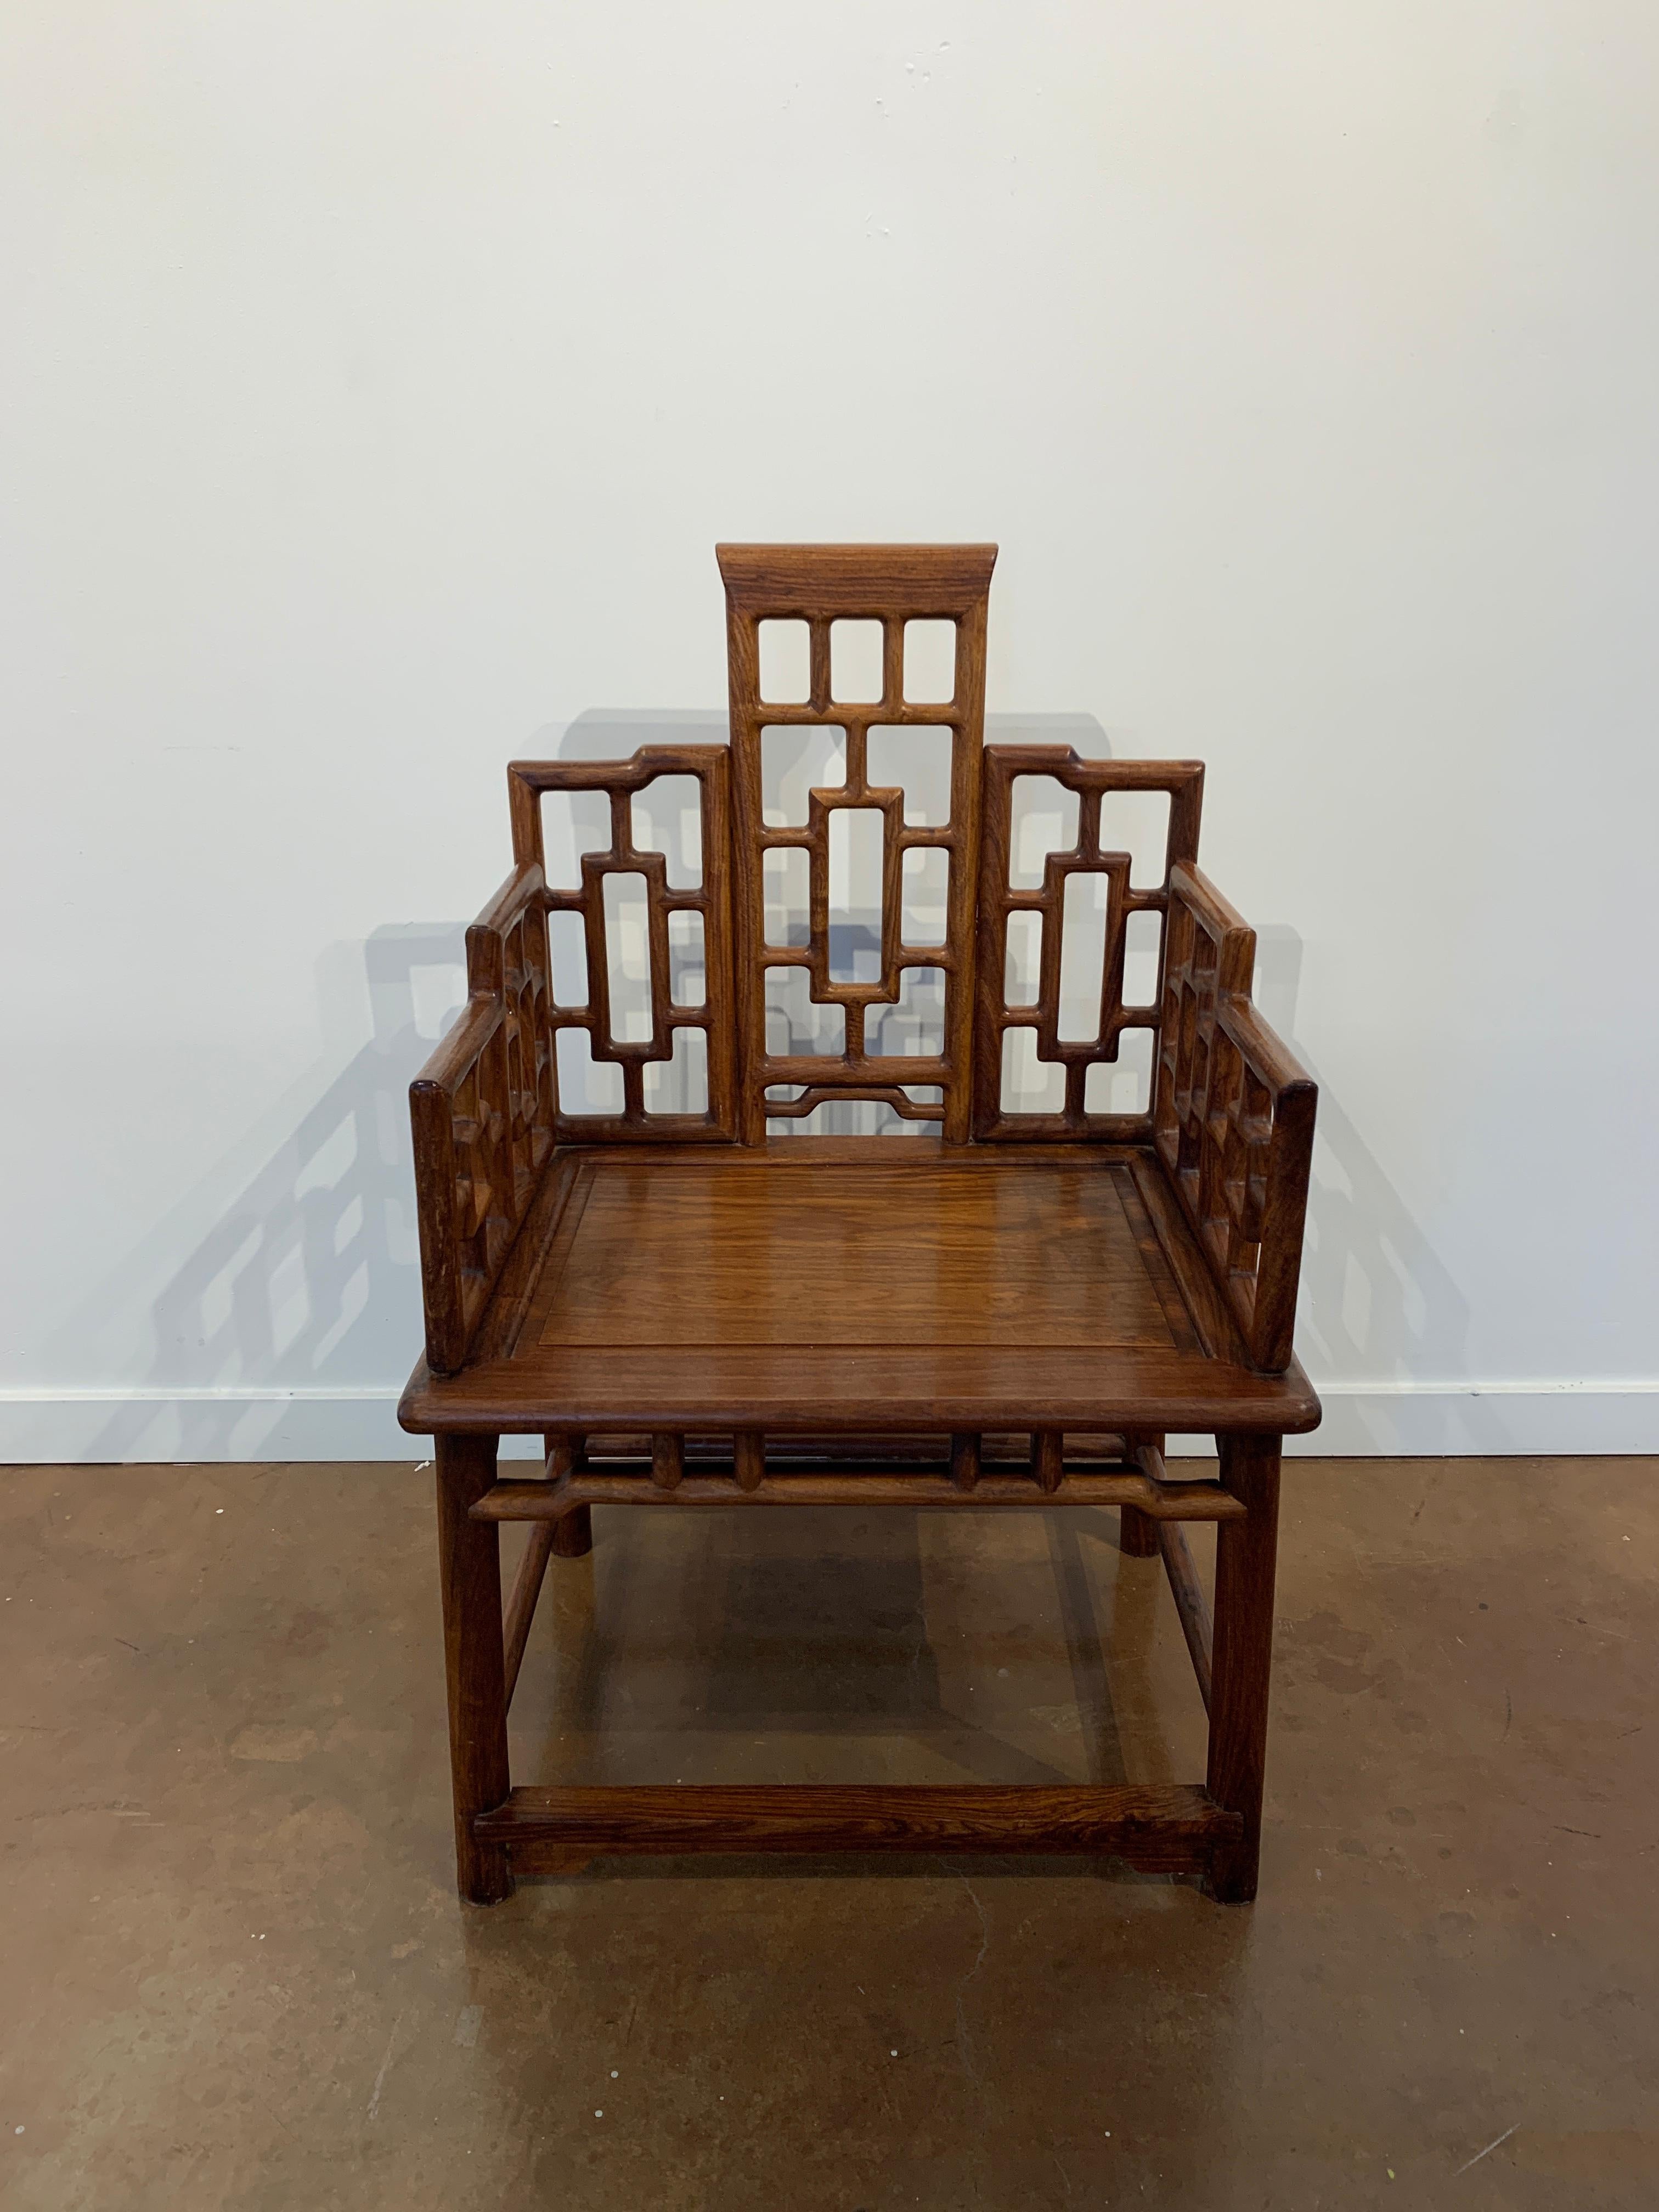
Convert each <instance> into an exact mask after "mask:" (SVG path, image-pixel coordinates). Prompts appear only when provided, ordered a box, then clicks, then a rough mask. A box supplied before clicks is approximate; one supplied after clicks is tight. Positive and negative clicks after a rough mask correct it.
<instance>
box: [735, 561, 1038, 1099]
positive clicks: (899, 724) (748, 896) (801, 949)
mask: <svg viewBox="0 0 1659 2212" xmlns="http://www.w3.org/2000/svg"><path fill="white" fill-rule="evenodd" d="M719 554H720V569H721V574H722V575H723V576H724V578H725V580H726V599H727V617H728V621H727V648H728V667H729V673H730V687H731V705H732V773H733V778H734V787H733V794H732V799H733V817H734V835H735V848H734V867H733V874H734V894H735V896H734V908H735V912H734V924H735V935H736V955H737V1012H738V1053H739V1073H738V1128H739V1133H740V1134H741V1136H742V1137H743V1139H744V1142H746V1143H757V1142H759V1141H760V1140H761V1139H762V1138H763V1136H764V1134H765V1128H766V1123H767V1121H768V1120H769V1119H773V1120H780V1121H793V1120H800V1119H804V1118H805V1117H806V1116H807V1115H811V1113H813V1112H815V1111H816V1110H817V1108H818V1107H819V1106H821V1105H824V1104H829V1103H836V1102H838V1101H841V1100H845V1099H864V1100H875V1101H878V1102H879V1103H883V1104H886V1105H889V1106H890V1107H891V1108H892V1109H894V1111H896V1113H897V1114H898V1115H900V1117H901V1118H902V1119H904V1120H907V1121H932V1122H935V1123H937V1124H939V1126H940V1128H941V1133H943V1134H944V1135H945V1137H946V1138H947V1139H951V1140H952V1141H954V1142H958V1143H960V1142H963V1141H964V1140H965V1139H967V1137H968V1135H969V1109H970V1092H969V1085H970V1080H971V1068H970V1056H971V1033H972V1006H973V961H974V949H975V942H974V897H975V876H976V871H977V861H978V841H979V818H980V755H981V749H982V744H983V733H984V702H985V613H986V600H987V592H988V589H989V585H990V576H991V568H992V563H993V562H994V558H995V551H994V548H993V547H989V546H928V547H924V546H917V547H906V546H897V547H879V548H872V547H860V546H804V547H772V546H729V545H728V546H721V547H720V549H719ZM792 636H793V641H794V643H795V645H796V647H797V648H798V650H797V654H796V659H795V665H794V666H793V669H792V668H791V667H790V666H789V665H788V661H787V657H786V656H785V655H784V654H783V653H782V652H781V651H780V652H779V653H777V654H775V653H773V651H772V650H771V648H772V647H773V646H774V645H780V646H787V644H788V643H789V642H790V640H791V637H792ZM941 647H942V650H941ZM929 648H932V650H933V654H934V659H933V665H932V666H931V667H930V666H928V665H927V651H928V649H929ZM930 739H931V740H932V743H933V750H934V752H935V753H936V755H937V758H936V760H935V761H934V762H933V763H928V762H927V761H926V760H925V758H923V757H922V756H923V755H925V754H926V752H927V750H928V744H929V740H930ZM907 749H908V752H909V754H910V755H911V756H913V757H911V758H908V759H907V757H906V755H907ZM780 763H781V772H780ZM774 786H775V788H774ZM860 847H861V848H862V872H860ZM793 855H799V860H798V861H793V863H792V860H791V856H793ZM792 880H793V882H794V883H795V884H796V885H797V886H798V891H797V896H796V902H795V904H794V906H793V908H789V906H788V903H787V901H783V902H781V901H780V896H779V890H778V887H779V886H780V885H782V884H787V883H789V882H790V881H792ZM792 969H793V970H799V971H800V975H801V978H802V985H801V991H800V993H799V994H798V1000H799V1003H798V1006H797V1005H796V1000H794V999H792V995H791V994H789V993H788V992H787V991H786V990H784V989H783V988H781V987H780V978H781V975H783V974H784V973H785V972H786V971H788V970H792ZM917 986H921V988H920V989H918V988H917ZM792 1006H795V1007H796V1011H794V1012H792V1011H791V1008H792ZM930 1017H931V1018H930ZM769 1024H770V1028H769ZM930 1031H936V1034H929V1032H930Z"/></svg>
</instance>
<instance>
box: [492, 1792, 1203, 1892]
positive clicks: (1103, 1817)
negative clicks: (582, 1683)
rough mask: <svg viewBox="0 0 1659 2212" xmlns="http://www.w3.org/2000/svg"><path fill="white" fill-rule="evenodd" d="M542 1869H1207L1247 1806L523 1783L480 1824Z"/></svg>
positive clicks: (524, 1866)
mask: <svg viewBox="0 0 1659 2212" xmlns="http://www.w3.org/2000/svg"><path fill="white" fill-rule="evenodd" d="M475 1825H476V1826H477V1832H478V1835H479V1837H480V1838H481V1839H482V1840H484V1841H487V1842H488V1843H489V1844H493V1845H495V1846H496V1847H498V1848H502V1849H506V1850H509V1851H510V1853H511V1855H512V1862H513V1868H514V1870H515V1871H516V1872H518V1873H520V1874H533V1873H535V1872H536V1871H537V1870H538V1857H539V1855H540V1854H541V1853H542V1852H543V1851H546V1852H548V1853H550V1854H552V1855H553V1863H554V1866H555V1869H556V1870H559V1871H562V1869H563V1866H564V1864H565V1863H568V1859H569V1857H571V1856H573V1855H575V1856H579V1857H580V1856H586V1855H590V1854H606V1853H611V1852H650V1853H653V1854H657V1855H663V1854H668V1853H675V1852H682V1851H728V1852H730V1851H741V1852H748V1851H796V1852H801V1851H806V1852H820V1851H849V1850H853V1851H857V1850H865V1851H870V1850H878V1851H884V1850H901V1851H903V1850H909V1851H992V1852H1016V1851H1017V1852H1066V1853H1073V1852H1083V1853H1086V1854H1088V1855H1089V1856H1091V1857H1105V1856H1111V1857H1119V1858H1125V1859H1127V1860H1128V1861H1129V1862H1130V1863H1132V1864H1133V1865H1135V1866H1139V1867H1143V1868H1146V1869H1149V1870H1152V1871H1155V1872H1158V1873H1165V1874H1195V1873H1201V1872H1203V1871H1205V1869H1206V1868H1207V1867H1208V1865H1209V1864H1210V1862H1211V1860H1212V1857H1213V1855H1214V1854H1215V1853H1216V1852H1217V1851H1218V1850H1225V1848H1227V1847H1228V1845H1229V1844H1230V1843H1231V1840H1232V1839H1233V1838H1235V1837H1236V1836H1237V1831H1238V1828H1239V1826H1240V1825H1241V1824H1240V1822H1239V1820H1238V1819H1237V1814H1230V1813H1228V1812H1227V1811H1226V1810H1225V1808H1222V1807H1220V1806H1218V1805H1216V1804H1214V1803H1213V1802H1212V1801H1211V1800H1210V1799H1209V1798H1208V1797H1207V1796H1206V1794H1205V1792H1204V1791H1203V1790H1199V1789H1196V1788H1194V1787H1192V1786H1190V1785H1183V1784H1167V1783H1166V1784H1156V1785H1118V1786H1116V1787H1112V1786H1106V1787H1102V1786H1099V1785H1096V1784H1085V1785H1067V1784H1020V1785H1015V1786H1000V1785H997V1784H983V1785H974V1786H969V1785H965V1784H949V1783H931V1784H930V1783H923V1784H898V1783H890V1784H835V1783H793V1784H784V1785H770V1786H768V1785H764V1784H711V1785H704V1786H699V1785H697V1784H680V1785H676V1786H671V1787H666V1788H653V1787H649V1786H635V1787H626V1786H612V1787H609V1788H604V1787H601V1788H591V1789H584V1788H568V1787H567V1788H559V1789H519V1790H514V1791H513V1795H512V1796H511V1797H510V1798H509V1799H508V1801H507V1803H506V1804H505V1805H503V1806H501V1808H499V1809H498V1810H496V1811H494V1812H491V1813H488V1814H483V1816H481V1817H480V1818H479V1820H477V1822H476V1824H475Z"/></svg>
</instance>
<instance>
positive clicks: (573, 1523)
mask: <svg viewBox="0 0 1659 2212" xmlns="http://www.w3.org/2000/svg"><path fill="white" fill-rule="evenodd" d="M592 1548H593V1509H592V1506H591V1505H579V1506H578V1507H577V1508H576V1510H575V1511H574V1513H567V1514H566V1515H565V1516H563V1518H562V1520H558V1521H556V1522H554V1523H553V1556H554V1558H555V1559H586V1557H587V1555H588V1553H590V1552H591V1551H592Z"/></svg>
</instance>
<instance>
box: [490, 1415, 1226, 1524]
mask: <svg viewBox="0 0 1659 2212" xmlns="http://www.w3.org/2000/svg"><path fill="white" fill-rule="evenodd" d="M1057 1441H1058V1440H1057V1439H1053V1438H1052V1436H1051V1437H1049V1438H1045V1439H1044V1442H1045V1443H1050V1444H1051V1449H1050V1450H1049V1451H1048V1452H1047V1453H1045V1454H1044V1455H1043V1456H1042V1458H1040V1459H1039V1460H1038V1461H1037V1462H1036V1463H1035V1464H1034V1465H1033V1466H1032V1467H1031V1468H1029V1469H1028V1470H1026V1471H1025V1472H1024V1473H1022V1474H1000V1473H999V1474H991V1473H987V1472H986V1471H985V1470H984V1469H983V1468H981V1471H980V1472H979V1474H978V1475H977V1476H976V1478H975V1481H974V1483H973V1485H972V1487H971V1489H969V1488H968V1487H967V1486H965V1485H964V1483H963V1480H961V1476H960V1474H959V1472H958V1469H959V1467H960V1462H959V1461H957V1460H956V1459H954V1458H953V1459H952V1460H951V1462H950V1463H949V1464H948V1465H947V1466H946V1467H945V1468H942V1469H938V1468H918V1467H915V1466H913V1465H904V1464H901V1465H898V1466H889V1467H882V1466H860V1465H856V1464H848V1463H847V1462H841V1461H837V1462H830V1463H829V1464H828V1465H826V1466H824V1467H823V1468H816V1469H805V1470H801V1471H798V1472H791V1473H789V1474H762V1475H760V1476H759V1477H758V1478H757V1479H755V1480H750V1481H747V1482H745V1481H744V1480H742V1479H741V1477H740V1472H739V1468H738V1463H737V1462H735V1461H733V1462H732V1463H731V1465H729V1466H727V1467H723V1468H716V1469H714V1470H711V1471H708V1472H700V1473H698V1474H684V1472H682V1473H679V1474H674V1475H672V1477H671V1479H670V1480H661V1479H659V1477H658V1475H657V1474H656V1472H655V1468H656V1465H657V1460H656V1455H655V1454H654V1453H653V1457H652V1460H651V1462H649V1463H648V1465H647V1468H641V1470H639V1471H638V1472H635V1473H610V1472H607V1471H606V1470H605V1469H604V1468H599V1467H594V1466H589V1467H587V1468H585V1469H584V1470H583V1471H582V1473H581V1474H572V1475H569V1476H568V1477H565V1478H563V1479H562V1480H560V1481H558V1482H534V1481H532V1482H514V1481H511V1480H508V1481H506V1482H498V1483H496V1484H495V1487H494V1488H493V1489H491V1490H489V1491H488V1492H485V1494H484V1495H483V1497H482V1498H480V1499H479V1500H478V1502H477V1504H476V1505H474V1507H473V1508H472V1513H473V1517H474V1518H475V1519H476V1520H479V1521H548V1520H552V1521H556V1520H559V1519H561V1518H562V1517H563V1516H564V1515H565V1514H567V1513H568V1512H571V1511H574V1510H580V1507H581V1506H583V1505H590V1506H591V1505H678V1506H687V1505H859V1506H866V1505H869V1506H875V1505H905V1506H917V1507H920V1506H948V1507H950V1508H951V1509H952V1510H956V1511H960V1510H962V1509H963V1507H964V1506H976V1507H986V1506H1021V1507H1025V1508H1030V1507H1032V1506H1036V1505H1118V1506H1121V1505H1126V1504H1127V1505H1133V1506H1134V1507H1135V1508H1136V1509H1137V1510H1139V1512H1140V1513H1142V1514H1143V1515H1145V1516H1147V1517H1148V1518H1150V1519H1152V1520H1155V1521H1165V1520H1170V1521H1227V1520H1232V1519H1235V1518H1238V1517H1241V1516H1242V1515H1243V1507H1242V1506H1241V1505H1240V1504H1238V1502H1237V1499H1236V1498H1233V1497H1231V1495H1230V1494H1229V1493H1228V1492H1226V1491H1225V1490H1224V1489H1223V1488H1222V1487H1221V1486H1220V1485H1219V1484H1218V1483H1213V1482H1172V1483H1165V1484H1158V1483H1152V1482H1149V1481H1148V1480H1147V1479H1146V1476H1145V1475H1144V1474H1130V1473H1127V1472H1118V1471H1115V1472H1112V1473H1109V1474H1094V1473H1091V1472H1089V1471H1088V1470H1086V1469H1081V1468H1079V1469H1071V1468H1062V1467H1061V1466H1060V1463H1059V1461H1058V1457H1057V1455H1056V1454H1055V1453H1054V1450H1053V1449H1052V1443H1057ZM682 1465H683V1462H682Z"/></svg>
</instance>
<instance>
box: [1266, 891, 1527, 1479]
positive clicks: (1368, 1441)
mask: <svg viewBox="0 0 1659 2212" xmlns="http://www.w3.org/2000/svg"><path fill="white" fill-rule="evenodd" d="M1302 957H1303V942H1302V939H1301V937H1300V936H1299V935H1298V933H1297V932H1296V931H1295V930H1294V929H1291V928H1290V927H1288V926H1286V925H1285V924H1284V923H1282V922H1268V923H1266V924H1264V925H1262V926H1261V927H1258V928H1257V930H1256V968H1255V1001H1256V1004H1257V1006H1259V1007H1260V1008H1261V1012H1262V1014H1263V1015H1264V1017H1265V1018H1266V1019H1267V1022H1268V1023H1269V1024H1270V1025H1271V1026H1272V1027H1273V1029H1274V1030H1277V1031H1278V1033H1279V1036H1282V1037H1283V1038H1284V1040H1285V1042H1286V1043H1287V1044H1288V1045H1289V1046H1290V1047H1291V1050H1292V1051H1293V1052H1294V1053H1295V1054H1296V1055H1297V1058H1298V1059H1299V1060H1301V1061H1302V1063H1303V1065H1304V1066H1305V1067H1306V1068H1307V1070H1308V1073H1310V1075H1311V1076H1312V1077H1313V1078H1314V1079H1315V1081H1316V1082H1318V1083H1319V1113H1318V1120H1317V1123H1316V1133H1315V1138H1314V1158H1313V1183H1312V1188H1311V1190H1310V1194H1309V1201H1308V1227H1307V1236H1306V1240H1305V1243H1304V1249H1303V1260H1302V1284H1301V1295H1300V1297H1299V1299H1298V1302H1297V1353H1298V1355H1299V1357H1300V1358H1302V1360H1303V1362H1304V1364H1305V1365H1307V1366H1309V1367H1310V1368H1311V1370H1312V1371H1313V1374H1314V1376H1315V1380H1316V1383H1319V1384H1320V1386H1321V1387H1322V1389H1324V1390H1325V1392H1326V1395H1327V1396H1328V1398H1329V1397H1331V1396H1333V1395H1335V1394H1334V1393H1333V1391H1332V1389H1331V1385H1330V1383H1329V1382H1328V1381H1323V1380H1322V1378H1325V1377H1335V1378H1340V1379H1346V1378H1348V1377H1351V1376H1364V1378H1365V1381H1366V1383H1371V1382H1373V1381H1375V1382H1376V1383H1383V1385H1385V1386H1386V1384H1387V1383H1389V1382H1391V1381H1397V1382H1406V1381H1409V1380H1411V1379H1412V1378H1413V1377H1415V1376H1422V1375H1423V1374H1424V1373H1425V1371H1426V1372H1428V1373H1431V1374H1432V1373H1435V1372H1438V1373H1441V1374H1454V1375H1455V1374H1456V1373H1457V1372H1458V1371H1459V1370H1461V1368H1462V1366H1463V1364H1464V1363H1465V1358H1466V1354H1467V1350H1468V1331H1469V1318H1470V1316H1469V1306H1468V1300H1467V1299H1466V1298H1465V1297H1464V1296H1463V1294H1462V1291H1460V1290H1459V1289H1458V1287H1457V1285H1456V1283H1455V1281H1454V1280H1453V1279H1452V1277H1451V1275H1450V1274H1449V1273H1448V1272H1447V1270H1446V1268H1445V1267H1443V1265H1442V1263H1441V1261H1440V1260H1439V1258H1438V1257H1437V1255H1436V1253H1435V1251H1434V1249H1433V1247H1432V1246H1431V1244H1430V1243H1429V1241H1428V1239H1427V1238H1426V1237H1425V1236H1424V1234H1423V1232H1422V1231H1421V1230H1420V1229H1419V1227H1418V1225H1417V1223H1416V1222H1415V1221H1414V1220H1413V1218H1412V1215H1411V1213H1410V1212H1409V1211H1408V1210H1407V1206H1406V1205H1405V1202H1404V1201H1403V1200H1402V1199H1401V1196H1400V1194H1399V1192H1398V1191H1397V1190H1395V1188H1394V1185H1393V1184H1392V1183H1391V1182H1389V1179H1388V1177H1387V1176H1385V1175H1384V1174H1383V1170H1382V1168H1381V1166H1380V1165H1379V1164H1378V1162H1377V1159H1376V1154H1375V1153H1374V1152H1372V1151H1371V1150H1370V1146H1368V1145H1367V1144H1366V1143H1365V1141H1364V1138H1363V1137H1362V1136H1361V1135H1360V1133H1359V1132H1358V1128H1356V1127H1355V1126H1354V1123H1353V1121H1352V1117H1351V1116H1350V1115H1348V1114H1347V1113H1346V1110H1345V1109H1344V1107H1343V1105H1342V1103H1341V1101H1340V1098H1339V1097H1337V1096H1336V1094H1335V1092H1334V1090H1333V1088H1332V1087H1331V1086H1330V1085H1328V1084H1326V1083H1324V1082H1321V1081H1320V1076H1319V1068H1318V1066H1317V1064H1316V1061H1315V1060H1314V1058H1313V1055H1312V1054H1310V1052H1309V1051H1308V1049H1307V1048H1306V1047H1305V1046H1304V1044H1303V1043H1302V1042H1301V1041H1300V1040H1299V1038H1298V1036H1297V992H1298V987H1299V985H1300V982H1301V975H1302ZM1361 1388H1362V1389H1363V1388H1364V1385H1363V1384H1362V1386H1361ZM1445 1402H1446V1413H1447V1419H1448V1421H1449V1424H1451V1427H1450V1428H1449V1431H1447V1432H1446V1433H1445V1434H1444V1435H1443V1437H1432V1436H1431V1437H1428V1439H1427V1442H1426V1443H1424V1442H1413V1441H1411V1440H1409V1439H1407V1438H1405V1437H1402V1435H1401V1431H1400V1428H1399V1425H1398V1423H1397V1422H1396V1421H1395V1419H1393V1418H1391V1417H1390V1415H1389V1413H1387V1412H1386V1411H1385V1410H1379V1409H1376V1408H1374V1407H1365V1406H1364V1405H1363V1404H1362V1405H1361V1406H1360V1407H1359V1408H1358V1417H1359V1419H1360V1420H1361V1422H1362V1423H1363V1425H1364V1430H1365V1440H1364V1443H1362V1444H1359V1445H1358V1447H1357V1448H1358V1449H1362V1450H1363V1449H1371V1450H1375V1451H1377V1452H1380V1453H1383V1454H1388V1453H1391V1452H1393V1453H1403V1452H1409V1451H1413V1450H1422V1449H1435V1450H1439V1451H1448V1450H1449V1451H1459V1450H1462V1451H1474V1452H1502V1451H1505V1450H1508V1449H1512V1443H1511V1440H1510V1437H1509V1434H1508V1431H1506V1430H1505V1428H1504V1424H1503V1421H1502V1419H1500V1417H1499V1416H1498V1413H1496V1412H1495V1411H1494V1410H1493V1409H1492V1407H1491V1406H1490V1405H1489V1404H1488V1403H1487V1401H1484V1400H1482V1399H1480V1398H1477V1397H1470V1396H1468V1395H1459V1396H1457V1397H1455V1398H1450V1399H1448V1400H1447V1401H1445ZM1385 1403H1386V1401H1385ZM1306 1449H1308V1450H1309V1451H1310V1452H1312V1453H1315V1454H1317V1453H1318V1452H1319V1450H1320V1449H1321V1438H1320V1437H1319V1436H1318V1434H1317V1433H1316V1435H1315V1436H1313V1437H1310V1438H1309V1439H1308V1440H1307V1444H1306ZM1325 1449H1343V1450H1352V1449H1356V1444H1355V1443H1354V1442H1353V1441H1352V1440H1350V1439H1347V1438H1345V1439H1344V1440H1343V1441H1342V1443H1341V1444H1340V1447H1339V1446H1337V1445H1335V1444H1330V1445H1327V1446H1326V1447H1325Z"/></svg>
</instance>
